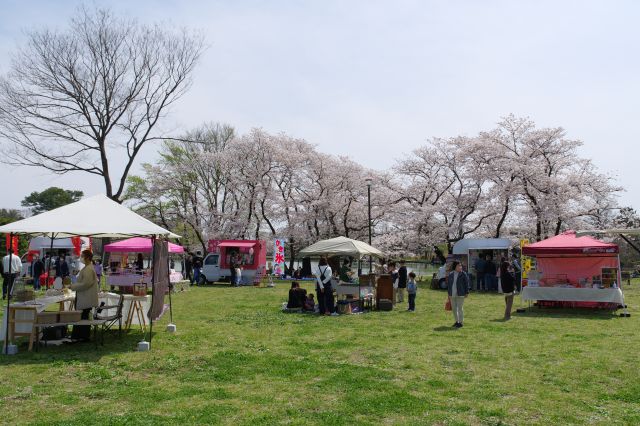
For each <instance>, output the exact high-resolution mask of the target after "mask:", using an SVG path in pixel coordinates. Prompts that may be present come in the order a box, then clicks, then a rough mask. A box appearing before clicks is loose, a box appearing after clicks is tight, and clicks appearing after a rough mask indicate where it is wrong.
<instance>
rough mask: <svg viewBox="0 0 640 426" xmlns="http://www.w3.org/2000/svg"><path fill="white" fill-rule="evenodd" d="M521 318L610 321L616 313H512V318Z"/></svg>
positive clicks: (576, 310)
mask: <svg viewBox="0 0 640 426" xmlns="http://www.w3.org/2000/svg"><path fill="white" fill-rule="evenodd" d="M514 316H515V317H522V318H566V319H581V320H582V319H591V320H611V319H613V318H617V317H618V315H617V314H616V311H609V310H593V309H580V308H573V309H566V308H538V307H532V308H530V309H529V308H528V309H525V310H524V312H514V313H513V314H512V317H514Z"/></svg>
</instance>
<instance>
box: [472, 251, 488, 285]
mask: <svg viewBox="0 0 640 426" xmlns="http://www.w3.org/2000/svg"><path fill="white" fill-rule="evenodd" d="M474 266H475V269H476V291H486V289H487V285H486V281H485V273H486V271H487V262H486V261H485V260H484V254H480V256H478V260H476V264H475V265H474Z"/></svg>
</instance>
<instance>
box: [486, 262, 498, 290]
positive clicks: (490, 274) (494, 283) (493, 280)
mask: <svg viewBox="0 0 640 426" xmlns="http://www.w3.org/2000/svg"><path fill="white" fill-rule="evenodd" d="M497 273H498V269H497V266H496V264H495V263H493V256H491V255H489V256H487V261H486V263H485V269H484V280H485V282H486V283H487V290H491V291H498V277H497V276H496V274H497Z"/></svg>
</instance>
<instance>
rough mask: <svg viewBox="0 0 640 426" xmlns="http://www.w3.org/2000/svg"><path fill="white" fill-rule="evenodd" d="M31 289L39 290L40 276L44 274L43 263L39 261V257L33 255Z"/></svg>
mask: <svg viewBox="0 0 640 426" xmlns="http://www.w3.org/2000/svg"><path fill="white" fill-rule="evenodd" d="M32 270H33V274H32V275H33V289H34V290H40V275H42V274H43V273H44V263H42V260H40V256H38V255H35V256H34V258H33V266H32Z"/></svg>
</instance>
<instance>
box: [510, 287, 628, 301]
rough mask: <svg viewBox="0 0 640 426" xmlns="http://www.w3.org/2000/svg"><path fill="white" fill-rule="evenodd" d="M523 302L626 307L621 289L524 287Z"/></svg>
mask: <svg viewBox="0 0 640 426" xmlns="http://www.w3.org/2000/svg"><path fill="white" fill-rule="evenodd" d="M522 300H550V301H561V302H603V303H615V304H618V305H624V296H623V294H622V290H620V289H619V288H575V287H524V288H523V289H522Z"/></svg>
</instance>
